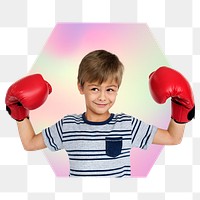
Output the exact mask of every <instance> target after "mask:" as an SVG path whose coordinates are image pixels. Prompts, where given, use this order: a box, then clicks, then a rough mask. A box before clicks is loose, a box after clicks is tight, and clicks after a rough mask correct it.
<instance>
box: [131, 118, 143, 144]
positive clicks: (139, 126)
mask: <svg viewBox="0 0 200 200" xmlns="http://www.w3.org/2000/svg"><path fill="white" fill-rule="evenodd" d="M138 121H139V120H138V119H137V120H136V123H135V125H134V127H133V131H134V130H135V128H136V125H137V124H138ZM140 125H141V121H139V125H138V127H137V129H136V131H135V133H134V136H133V139H132V141H131V144H132V143H133V141H134V140H135V137H136V135H137V133H138V130H139V128H140ZM133 131H132V134H133Z"/></svg>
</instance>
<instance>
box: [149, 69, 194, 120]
mask: <svg viewBox="0 0 200 200" xmlns="http://www.w3.org/2000/svg"><path fill="white" fill-rule="evenodd" d="M149 87H150V92H151V95H152V97H153V99H154V100H155V101H156V102H157V103H160V104H163V103H165V101H166V100H167V99H168V98H169V97H171V102H172V113H171V117H172V119H174V121H176V122H177V123H187V122H189V121H190V120H192V119H193V118H194V116H195V103H194V97H193V93H192V89H191V87H190V84H189V82H188V81H187V80H186V78H185V77H184V76H183V75H182V74H181V73H179V72H177V71H176V70H174V69H171V68H168V67H165V66H163V67H160V68H158V69H157V70H156V71H155V72H153V73H151V74H150V76H149Z"/></svg>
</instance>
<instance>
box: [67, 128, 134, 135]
mask: <svg viewBox="0 0 200 200" xmlns="http://www.w3.org/2000/svg"><path fill="white" fill-rule="evenodd" d="M130 131H131V130H130V129H124V130H110V131H105V130H104V131H85V130H80V131H78V130H76V131H64V132H63V135H64V134H70V133H76V134H77V133H121V132H122V133H123V132H130ZM130 134H131V133H129V135H130Z"/></svg>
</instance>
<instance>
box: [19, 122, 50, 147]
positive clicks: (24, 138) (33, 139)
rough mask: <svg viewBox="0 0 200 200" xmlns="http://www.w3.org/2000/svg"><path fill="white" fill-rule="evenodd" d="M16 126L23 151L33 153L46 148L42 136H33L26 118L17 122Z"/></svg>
mask: <svg viewBox="0 0 200 200" xmlns="http://www.w3.org/2000/svg"><path fill="white" fill-rule="evenodd" d="M17 126H18V131H19V136H20V139H21V142H22V145H23V147H24V149H25V150H27V151H33V150H39V149H42V148H45V147H46V146H45V144H44V141H43V138H42V134H41V133H39V134H37V135H36V134H35V131H34V129H33V127H32V124H31V122H30V120H29V119H27V118H26V119H24V120H23V121H21V122H17Z"/></svg>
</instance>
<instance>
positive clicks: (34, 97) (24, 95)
mask: <svg viewBox="0 0 200 200" xmlns="http://www.w3.org/2000/svg"><path fill="white" fill-rule="evenodd" d="M51 91H52V88H51V85H50V84H49V83H48V82H46V81H45V80H44V79H43V77H42V76H41V75H40V74H33V75H29V76H26V77H24V78H22V79H20V80H18V81H17V82H15V83H14V84H12V85H11V86H10V87H9V88H8V91H7V93H6V98H5V103H6V110H7V111H8V113H9V114H10V115H11V117H12V118H13V119H15V120H17V121H22V120H24V119H25V118H27V117H29V110H33V109H36V108H38V107H39V106H41V105H42V104H43V103H44V102H45V101H46V99H47V97H48V95H49V94H50V93H51Z"/></svg>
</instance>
